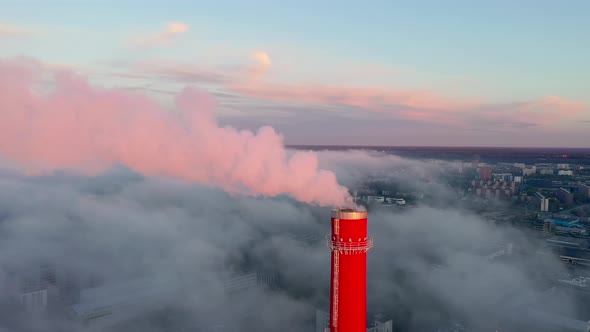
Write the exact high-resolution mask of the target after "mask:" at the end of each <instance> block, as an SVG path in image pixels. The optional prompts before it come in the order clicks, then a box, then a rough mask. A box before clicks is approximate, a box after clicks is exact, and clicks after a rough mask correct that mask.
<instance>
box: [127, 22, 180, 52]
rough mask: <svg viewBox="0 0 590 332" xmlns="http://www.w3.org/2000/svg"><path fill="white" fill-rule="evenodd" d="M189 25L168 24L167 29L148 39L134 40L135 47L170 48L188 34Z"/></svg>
mask: <svg viewBox="0 0 590 332" xmlns="http://www.w3.org/2000/svg"><path fill="white" fill-rule="evenodd" d="M188 30H189V27H188V25H186V24H184V23H180V22H172V23H168V24H167V25H166V27H165V28H164V29H163V30H161V31H159V32H156V33H154V34H152V35H150V36H147V37H140V38H135V39H133V40H132V43H133V45H134V46H137V47H140V48H156V47H163V46H169V45H171V44H172V43H174V42H175V41H177V40H178V38H179V36H181V35H183V34H185V33H186V32H188Z"/></svg>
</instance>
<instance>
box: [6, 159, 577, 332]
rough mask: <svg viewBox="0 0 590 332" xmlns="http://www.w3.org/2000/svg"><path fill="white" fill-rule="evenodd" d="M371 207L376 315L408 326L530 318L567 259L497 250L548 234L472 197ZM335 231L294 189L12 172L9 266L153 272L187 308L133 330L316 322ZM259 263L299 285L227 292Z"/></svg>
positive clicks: (300, 326)
mask: <svg viewBox="0 0 590 332" xmlns="http://www.w3.org/2000/svg"><path fill="white" fill-rule="evenodd" d="M357 153H358V154H359V156H360V152H357ZM320 158H321V156H320ZM366 158H373V157H369V156H366ZM408 162H410V161H408ZM412 163H413V165H415V166H416V167H419V165H420V163H419V162H412ZM429 167H430V166H429V165H428V164H424V169H428V168H429ZM347 169H349V170H350V171H351V172H352V173H353V174H356V175H359V176H362V175H363V174H362V172H361V173H357V169H356V168H348V166H342V167H341V168H340V170H339V172H340V174H342V175H345V173H346V170H347ZM419 172H420V171H419ZM369 220H370V224H369V232H370V234H371V235H373V236H374V237H375V247H374V248H373V249H372V250H371V251H370V253H369V256H368V264H369V265H368V304H369V306H368V309H369V313H370V316H369V317H371V315H372V314H376V313H381V314H383V316H384V317H386V318H392V319H393V320H394V326H395V328H396V331H436V328H437V327H440V326H443V325H444V324H445V323H447V322H449V321H453V320H460V321H461V322H462V323H465V324H469V325H470V326H471V327H472V330H476V331H479V330H487V329H489V328H496V326H497V325H496V324H499V323H502V324H505V322H506V321H510V320H511V319H512V320H515V321H526V320H527V316H526V315H525V312H526V310H524V309H522V307H519V303H523V305H522V306H528V305H530V303H531V302H534V301H535V300H536V299H538V298H539V297H540V296H542V293H543V291H541V290H539V289H538V288H537V286H538V285H537V284H536V282H535V281H534V278H533V277H532V276H531V271H536V272H539V271H542V270H547V269H554V270H557V271H559V268H558V267H557V266H558V265H557V264H558V262H556V261H552V260H551V259H547V258H546V259H544V260H538V259H536V258H535V257H534V256H526V257H521V256H518V255H514V257H513V258H511V259H510V260H497V261H489V260H487V259H485V258H484V256H485V255H486V254H488V253H489V250H490V245H491V244H495V243H505V242H512V243H515V245H516V244H518V248H524V249H526V248H534V244H533V243H529V241H528V240H527V239H526V237H524V236H523V234H521V233H520V232H518V231H516V230H514V229H511V228H498V227H495V226H493V225H491V224H488V223H486V222H484V221H483V220H481V219H480V218H478V217H477V216H475V215H473V214H471V213H469V212H466V211H462V210H457V209H438V208H430V207H421V208H416V209H413V210H410V211H408V212H403V213H400V212H397V213H393V212H391V211H390V210H380V209H377V210H372V211H370V214H369ZM328 232H329V210H328V209H325V208H319V207H314V206H310V205H306V204H302V203H298V202H296V201H294V200H291V199H289V198H287V197H279V198H255V197H247V196H246V197H244V196H236V195H228V194H226V193H224V192H222V191H219V190H216V189H213V188H209V187H205V186H200V185H195V184H190V183H183V182H178V181H176V180H166V179H160V178H153V177H144V176H142V175H139V174H137V173H135V172H133V171H131V170H128V169H124V168H115V169H111V170H109V171H108V172H106V173H101V174H99V175H97V176H85V175H74V174H70V173H67V172H65V173H64V172H60V173H52V174H46V175H41V176H30V175H23V174H22V173H20V172H19V171H15V170H8V169H4V170H3V171H2V172H0V279H7V278H8V279H9V277H10V275H12V274H13V273H14V271H22V270H26V269H27V268H29V267H32V266H35V265H36V264H37V265H38V264H39V263H41V262H45V261H54V262H58V263H59V264H60V265H61V266H62V267H63V269H65V270H68V271H71V272H72V273H73V274H74V275H75V276H76V278H77V279H79V280H80V283H81V284H82V285H81V286H83V287H90V286H92V285H102V284H109V283H113V282H119V281H122V280H129V279H136V278H141V277H145V276H150V277H151V278H156V279H157V280H159V282H158V284H157V287H156V288H157V289H158V290H160V291H161V295H160V299H159V301H160V302H161V304H162V305H164V306H166V307H167V308H170V309H169V310H170V311H171V312H173V313H174V314H171V313H169V314H167V315H163V314H161V313H159V314H157V315H155V317H154V318H152V319H151V320H140V321H138V322H134V325H132V326H131V327H130V326H122V327H120V328H119V330H120V331H127V330H141V331H161V330H163V326H166V327H167V328H169V329H170V330H173V331H175V330H178V331H182V330H183V329H187V330H200V329H203V330H210V329H211V328H212V327H214V326H219V325H223V326H224V328H226V329H228V330H232V328H233V330H257V331H310V330H312V329H313V320H314V315H315V312H314V310H315V309H322V310H327V308H328V303H329V295H328V294H329V288H328V287H329V273H330V269H329V262H330V259H329V252H328V249H327V248H326V247H325V246H324V243H323V236H324V235H325V234H327V233H328ZM486 250H487V251H486ZM254 271H257V272H263V273H279V274H280V275H281V277H282V279H283V281H284V283H285V285H286V287H285V289H284V290H278V291H269V290H257V291H255V292H253V293H247V294H245V295H240V296H237V297H233V298H231V299H230V298H228V297H227V296H226V295H225V293H224V281H226V280H229V278H230V277H231V276H236V275H242V274H244V273H248V272H254ZM13 291H14V289H12V288H10V287H5V288H3V289H0V297H1V298H4V299H6V298H10V296H9V295H10V294H12V292H13ZM105 296H106V297H108V294H105ZM553 301H554V302H553V303H551V305H552V306H551V307H550V308H553V309H555V308H554V307H559V308H560V310H566V311H567V310H573V309H574V308H575V307H574V305H573V302H572V299H571V298H569V297H567V296H566V297H564V298H560V299H557V298H555V299H553ZM3 305H4V306H3V310H0V322H2V324H0V326H1V325H5V326H7V327H10V328H12V329H16V330H21V331H69V330H72V331H73V330H76V329H79V327H77V326H74V327H73V326H71V323H69V322H68V321H67V320H65V319H61V318H60V319H54V320H51V321H49V322H48V321H47V320H45V319H38V320H30V319H26V320H25V319H23V318H19V317H18V316H15V315H12V314H11V311H10V310H9V309H10V308H12V307H13V306H10V305H9V304H7V303H4V304H3ZM482 313H483V314H482ZM171 315H172V316H171ZM171 317H172V318H171ZM115 330H117V329H115Z"/></svg>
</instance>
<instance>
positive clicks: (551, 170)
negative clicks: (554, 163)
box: [539, 168, 553, 175]
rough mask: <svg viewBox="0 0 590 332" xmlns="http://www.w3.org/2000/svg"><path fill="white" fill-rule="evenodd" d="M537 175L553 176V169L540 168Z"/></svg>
mask: <svg viewBox="0 0 590 332" xmlns="http://www.w3.org/2000/svg"><path fill="white" fill-rule="evenodd" d="M539 174H543V175H552V174H553V168H541V169H540V170H539Z"/></svg>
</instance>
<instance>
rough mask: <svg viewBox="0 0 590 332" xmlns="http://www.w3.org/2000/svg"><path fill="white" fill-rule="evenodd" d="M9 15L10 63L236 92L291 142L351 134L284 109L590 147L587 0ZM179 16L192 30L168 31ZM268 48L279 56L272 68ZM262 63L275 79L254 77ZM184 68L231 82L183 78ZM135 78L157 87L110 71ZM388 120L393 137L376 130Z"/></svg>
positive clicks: (207, 6) (361, 139)
mask: <svg viewBox="0 0 590 332" xmlns="http://www.w3.org/2000/svg"><path fill="white" fill-rule="evenodd" d="M0 8H1V10H0V57H4V58H6V57H13V56H16V55H25V56H29V57H32V58H35V59H37V60H39V61H42V62H47V63H53V64H62V65H72V66H75V67H76V70H77V71H78V72H79V73H80V74H82V75H86V76H87V77H88V78H89V79H90V80H91V81H92V82H93V83H94V84H97V85H101V86H106V87H112V86H116V87H121V86H124V85H129V86H130V87H136V86H142V85H145V84H149V85H150V86H151V87H157V88H158V89H160V88H162V87H165V88H166V89H171V90H175V89H176V90H178V89H180V88H181V87H182V86H183V85H186V84H190V85H198V86H203V87H204V88H207V89H210V90H213V91H217V92H219V91H225V92H228V93H230V94H233V95H238V96H239V97H240V98H242V100H243V102H244V111H241V112H239V114H238V115H239V116H235V112H232V111H231V110H230V108H231V107H226V103H225V102H226V101H225V100H224V99H223V98H220V105H221V107H220V110H219V116H220V117H221V118H222V119H223V121H225V122H227V123H229V124H233V125H236V126H249V127H256V126H257V125H258V126H259V125H264V124H271V125H273V126H275V127H277V129H278V130H279V131H282V132H283V133H284V135H285V137H286V140H287V142H289V143H291V142H292V143H317V144H321V143H325V144H333V143H334V142H333V140H335V139H331V138H330V137H335V136H338V137H341V135H330V134H328V135H326V136H322V133H321V132H318V133H317V134H315V135H302V134H300V132H301V130H298V129H297V128H296V127H294V126H288V125H285V124H284V121H281V119H282V118H281V116H283V115H278V114H284V113H285V112H287V113H288V114H289V115H290V116H291V117H293V118H297V121H293V122H296V123H299V124H301V126H305V125H306V124H307V125H308V126H309V127H314V126H312V125H311V122H312V121H317V119H318V118H321V119H322V121H328V122H329V123H332V124H334V123H335V124H337V125H336V126H335V128H330V127H329V126H325V127H322V128H324V130H325V131H326V132H330V131H331V132H332V133H334V131H335V130H337V129H336V128H338V127H340V128H342V127H345V128H358V124H359V123H364V125H365V127H364V128H363V130H359V129H355V130H352V129H351V132H350V135H349V136H350V137H348V138H347V139H346V141H345V142H343V143H346V144H353V143H356V142H358V143H359V144H371V143H372V142H374V144H393V145H420V144H427V145H433V144H435V143H437V142H440V143H441V144H443V145H461V142H464V140H465V137H471V138H472V139H471V141H472V142H473V144H476V145H504V144H511V143H510V142H515V141H516V142H522V143H520V144H524V145H543V146H545V145H548V146H588V144H590V143H586V142H584V140H586V141H588V142H590V135H588V134H587V132H588V129H589V128H588V126H590V123H587V122H584V121H588V120H590V114H589V109H588V105H590V94H589V93H588V91H589V90H590V89H589V88H588V87H590V64H588V59H590V33H589V32H590V2H588V1H524V0H523V1H411V2H410V1H404V2H401V1H371V2H360V1H323V2H315V1H165V2H164V1H161V2H156V1H149V2H142V1H94V0H87V1H32V0H20V1H10V0H0ZM171 22H177V23H181V24H183V25H184V26H186V31H182V32H178V33H171V34H170V35H166V34H165V32H164V31H165V29H166V26H167V24H169V23H171ZM2 27H4V28H3V29H4V30H2ZM2 31H5V33H2ZM7 31H8V33H7ZM15 32H19V33H15ZM154 38H166V40H165V41H164V40H163V39H162V40H160V39H158V41H156V40H155V39H154ZM138 41H141V43H143V45H144V46H145V45H146V43H147V44H150V47H136V46H137V44H138ZM156 44H157V45H156ZM255 53H264V54H266V55H267V56H268V58H269V60H270V62H269V63H267V64H265V65H264V68H262V67H260V66H263V65H262V64H260V63H258V64H257V61H258V60H256V59H255V58H253V57H252V54H255ZM153 64H157V67H158V68H160V67H161V70H159V71H158V73H157V75H156V73H154V72H151V71H150V69H149V68H151V67H150V65H153ZM256 66H259V68H258V69H260V70H262V71H263V72H264V73H258V69H257V70H255V72H256V73H257V74H256V78H255V81H252V82H250V83H246V82H245V81H244V80H245V79H246V78H245V77H244V76H243V75H247V74H245V73H246V72H249V73H252V71H251V70H250V69H252V68H254V67H256ZM146 67H148V70H146ZM152 67H153V66H152ZM171 68H173V69H174V70H171ZM179 68H183V69H182V71H183V73H185V72H186V71H191V72H192V73H193V74H194V71H199V72H201V71H207V72H211V73H216V74H219V75H223V76H225V77H227V80H229V81H232V82H230V83H224V84H223V85H219V84H217V85H216V84H213V83H212V82H203V81H202V79H198V80H197V79H194V80H187V79H186V75H185V76H183V77H182V79H181V77H177V76H178V75H176V77H175V74H178V71H179ZM236 68H239V70H237V69H236ZM249 68H250V69H249ZM123 71H124V72H128V73H130V72H133V73H134V74H139V73H141V74H142V75H143V78H142V79H143V80H144V81H143V82H142V81H141V79H137V80H135V81H132V80H121V78H120V76H110V75H111V74H112V73H114V72H116V73H121V72H123ZM164 71H165V73H164ZM236 72H239V74H238V73H236ZM183 75H184V74H183ZM162 76H165V77H166V80H165V82H164V81H163V80H161V78H162ZM249 79H254V78H252V77H250V78H249ZM238 83H239V84H238ZM245 87H247V89H246V88H245ZM326 87H329V88H326ZM158 89H156V88H154V89H153V90H158ZM363 89H364V90H363ZM160 90H161V89H160ZM145 93H148V94H157V92H153V91H152V92H149V91H145ZM154 97H156V98H162V96H154ZM164 99H165V98H164ZM257 103H258V104H257ZM257 105H258V106H259V107H258V108H257ZM268 105H272V107H269V106H268ZM232 107H234V106H232ZM235 107H238V106H235ZM272 108H275V109H276V111H274V110H272ZM334 108H336V109H337V111H336V112H335V111H333V109H334ZM262 109H264V110H265V112H262V111H261V110H262ZM285 109H288V110H289V111H284V110H285ZM326 109H329V110H326ZM250 113H255V114H256V115H255V116H248V114H250ZM562 115H563V116H562ZM524 123H526V126H524V125H523V124H524ZM387 125H389V126H390V128H395V133H393V130H392V133H391V134H384V133H382V132H380V133H379V134H378V135H374V136H372V137H371V136H369V137H367V136H366V135H367V132H369V134H370V133H371V132H373V131H372V130H371V128H377V127H378V128H379V130H384V129H383V127H384V126H385V127H386V128H387ZM375 126H377V127H375ZM524 127H526V128H527V129H526V131H525V132H523V130H524V129H523V128H524ZM425 128H427V129H425ZM515 128H518V129H515ZM385 130H386V129H385ZM416 130H422V131H423V130H427V131H428V132H429V134H428V135H426V137H425V135H424V134H423V133H421V134H420V135H419V136H416V137H414V136H412V133H413V132H414V133H415V132H416ZM490 130H492V132H493V131H496V134H490ZM416 135H417V134H416ZM498 136H504V137H502V138H499V137H498ZM506 137H511V138H512V139H511V140H510V139H509V140H508V141H507V140H506ZM312 140H313V141H312ZM338 141H339V142H340V141H342V140H341V138H339V139H338ZM513 144H515V143H512V145H513ZM517 145H518V144H517Z"/></svg>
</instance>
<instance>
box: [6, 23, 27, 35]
mask: <svg viewBox="0 0 590 332" xmlns="http://www.w3.org/2000/svg"><path fill="white" fill-rule="evenodd" d="M30 34H31V31H29V30H27V29H24V28H21V27H16V26H12V25H6V24H1V23H0V38H18V37H26V36H29V35H30Z"/></svg>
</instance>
